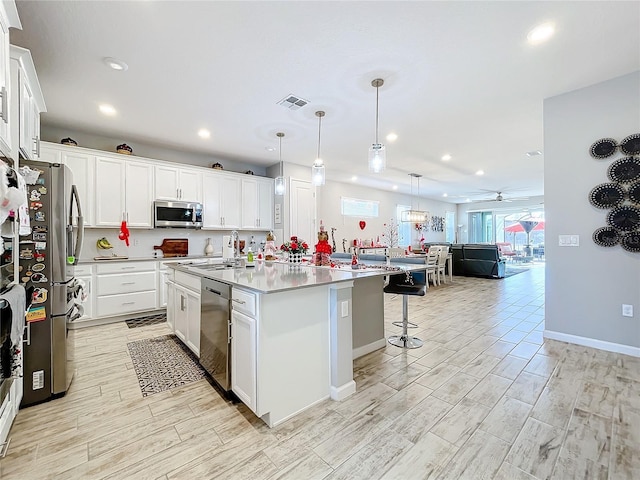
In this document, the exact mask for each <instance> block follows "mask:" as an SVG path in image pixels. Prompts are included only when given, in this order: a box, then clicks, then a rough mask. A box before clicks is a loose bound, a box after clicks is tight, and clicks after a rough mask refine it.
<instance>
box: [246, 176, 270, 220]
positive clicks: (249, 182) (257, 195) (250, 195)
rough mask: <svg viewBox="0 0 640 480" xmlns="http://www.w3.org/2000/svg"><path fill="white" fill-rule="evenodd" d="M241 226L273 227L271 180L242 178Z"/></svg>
mask: <svg viewBox="0 0 640 480" xmlns="http://www.w3.org/2000/svg"><path fill="white" fill-rule="evenodd" d="M242 228H246V229H258V230H271V229H273V180H271V179H269V178H260V177H253V178H250V177H249V178H243V179H242Z"/></svg>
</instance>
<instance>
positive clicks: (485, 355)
mask: <svg viewBox="0 0 640 480" xmlns="http://www.w3.org/2000/svg"><path fill="white" fill-rule="evenodd" d="M543 281H544V271H543V269H539V268H532V269H531V270H530V271H528V272H525V273H522V274H520V275H516V276H514V277H511V278H508V279H504V280H486V279H474V278H462V277H455V278H454V283H453V284H448V285H442V286H440V287H433V288H430V289H429V293H428V294H427V295H426V296H425V297H422V298H417V297H416V298H411V301H410V316H411V320H412V321H414V322H417V323H418V324H419V326H420V327H419V329H418V330H417V331H416V332H415V333H416V334H417V335H418V336H419V337H421V338H422V339H424V340H425V345H424V347H422V348H420V349H417V350H410V351H403V350H401V349H399V348H397V347H393V346H390V345H388V346H387V347H386V348H384V349H381V350H379V351H377V352H374V353H371V354H369V355H367V356H365V357H363V358H360V359H358V360H357V361H356V362H355V365H354V373H355V379H356V382H357V385H358V391H357V393H356V394H355V395H354V396H352V397H351V398H349V399H347V400H345V401H342V402H332V401H329V400H328V401H325V402H323V403H321V404H319V405H317V406H315V407H314V408H312V409H310V410H308V411H306V412H304V413H302V414H300V415H299V416H297V417H295V418H293V419H291V420H289V421H287V422H285V423H283V424H282V425H279V426H278V427H276V428H274V429H269V428H268V427H266V425H264V424H263V423H262V422H261V421H260V420H259V419H257V418H255V416H254V415H253V414H252V413H251V412H249V411H248V410H247V409H246V407H244V406H243V405H242V404H239V405H233V404H230V403H228V402H226V401H224V400H223V399H222V398H221V397H220V396H219V395H218V394H217V393H216V392H215V391H214V390H213V389H212V387H211V386H210V385H209V384H208V383H207V382H206V381H205V380H200V381H198V382H194V383H192V384H190V385H187V386H185V387H182V388H178V389H174V390H169V391H165V392H162V393H158V394H156V395H151V396H148V397H145V398H143V397H142V395H141V393H140V389H139V388H138V383H137V378H136V375H135V372H134V371H133V367H132V364H131V360H130V358H129V355H128V353H127V347H126V344H127V342H131V341H134V340H139V339H142V338H149V337H154V336H158V335H162V334H166V333H168V328H167V327H166V325H155V326H150V327H146V328H136V329H131V330H129V329H127V327H126V326H125V324H124V323H121V324H115V325H107V326H99V327H93V328H87V329H83V330H75V331H73V332H72V333H73V334H74V335H75V340H76V355H77V361H78V364H79V365H78V371H77V376H76V378H75V380H74V383H73V384H72V387H71V390H70V391H69V393H68V394H67V396H66V397H64V398H62V399H58V400H55V401H53V402H49V403H47V404H43V405H40V406H35V407H31V408H28V409H25V410H23V411H20V413H19V415H18V417H17V419H16V423H15V425H14V427H13V429H12V431H11V437H12V441H11V446H10V448H9V451H8V455H7V457H6V458H5V459H3V460H2V461H1V462H0V473H1V477H2V479H3V480H10V479H21V480H24V479H46V478H63V479H65V480H72V479H102V478H107V479H128V478H132V479H133V478H135V479H147V478H148V479H164V480H168V479H175V478H179V479H209V478H210V479H213V478H215V479H217V480H222V479H234V480H235V479H251V480H260V479H272V480H274V479H281V480H282V479H290V480H307V479H367V480H370V479H379V478H383V479H402V480H405V479H414V478H415V479H417V478H442V479H456V480H457V479H473V480H476V479H482V478H485V479H491V478H494V479H509V480H519V479H546V478H552V479H562V480H565V479H573V478H580V479H590V478H594V479H607V478H609V479H612V480H613V479H638V478H640V456H639V455H640V454H639V452H640V359H638V358H632V357H628V356H624V355H618V354H613V353H608V352H604V351H598V350H594V349H590V348H585V347H580V346H575V345H569V344H566V343H561V342H556V341H548V340H543V338H542V330H543V324H542V321H543V304H544V297H543ZM400 311H401V301H400V298H398V297H392V296H389V297H387V298H386V300H385V315H386V318H387V319H388V322H389V323H388V331H389V333H391V332H393V333H396V332H397V330H398V329H397V328H395V327H393V326H392V325H391V324H390V322H391V321H393V320H395V319H397V318H398V317H399V315H400Z"/></svg>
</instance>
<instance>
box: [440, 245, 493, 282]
mask: <svg viewBox="0 0 640 480" xmlns="http://www.w3.org/2000/svg"><path fill="white" fill-rule="evenodd" d="M451 253H452V254H453V274H454V275H462V276H465V277H489V278H504V269H505V259H504V258H500V254H499V253H498V247H497V246H496V245H480V244H456V245H452V246H451Z"/></svg>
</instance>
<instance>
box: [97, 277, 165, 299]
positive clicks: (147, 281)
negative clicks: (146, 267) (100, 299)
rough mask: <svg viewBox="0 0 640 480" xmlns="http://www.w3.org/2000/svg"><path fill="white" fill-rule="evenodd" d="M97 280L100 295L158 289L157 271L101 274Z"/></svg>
mask: <svg viewBox="0 0 640 480" xmlns="http://www.w3.org/2000/svg"><path fill="white" fill-rule="evenodd" d="M97 281H98V288H97V289H96V291H97V294H98V296H101V295H115V294H119V293H133V292H144V291H146V290H155V289H156V272H140V273H123V274H120V275H117V274H116V275H100V276H99V277H98V278H97Z"/></svg>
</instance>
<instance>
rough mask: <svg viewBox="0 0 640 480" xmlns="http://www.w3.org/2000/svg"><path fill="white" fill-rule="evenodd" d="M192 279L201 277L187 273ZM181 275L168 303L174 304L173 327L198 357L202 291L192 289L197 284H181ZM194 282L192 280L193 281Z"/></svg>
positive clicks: (177, 277) (177, 278)
mask: <svg viewBox="0 0 640 480" xmlns="http://www.w3.org/2000/svg"><path fill="white" fill-rule="evenodd" d="M187 276H188V277H192V279H197V282H198V284H199V282H200V277H195V276H193V275H187ZM179 281H180V276H178V275H176V283H175V284H174V286H173V298H172V299H171V300H172V302H170V303H169V304H168V305H169V306H171V305H172V304H173V309H172V310H173V319H172V320H173V327H174V331H175V334H176V336H177V337H178V338H179V339H180V340H182V342H183V343H184V344H185V345H186V346H187V347H189V348H190V349H191V351H192V352H193V353H195V354H196V355H197V356H198V357H199V356H200V291H199V290H198V291H197V292H196V291H195V290H194V289H192V288H191V287H194V286H195V285H193V284H191V285H188V286H185V285H181V284H179V283H178V282H179ZM191 283H192V282H191Z"/></svg>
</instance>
